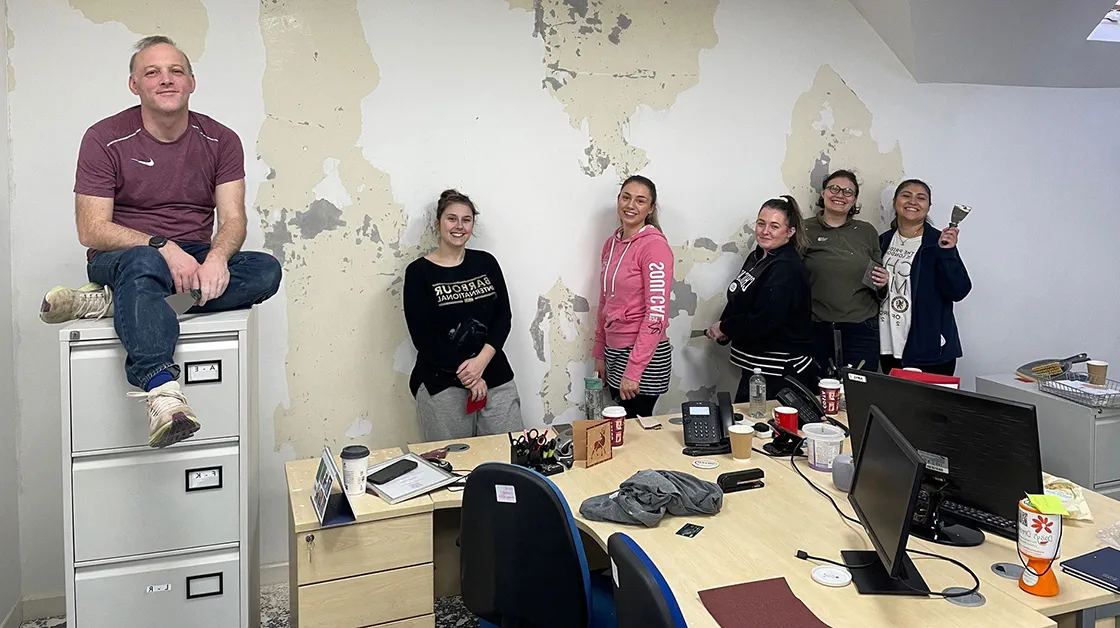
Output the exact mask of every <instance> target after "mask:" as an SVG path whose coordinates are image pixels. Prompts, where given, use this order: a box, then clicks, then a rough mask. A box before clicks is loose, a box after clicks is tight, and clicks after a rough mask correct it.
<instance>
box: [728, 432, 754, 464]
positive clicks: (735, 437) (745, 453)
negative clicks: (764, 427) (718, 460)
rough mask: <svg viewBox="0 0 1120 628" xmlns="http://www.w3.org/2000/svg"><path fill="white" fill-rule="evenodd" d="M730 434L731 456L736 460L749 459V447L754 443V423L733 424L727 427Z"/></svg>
mask: <svg viewBox="0 0 1120 628" xmlns="http://www.w3.org/2000/svg"><path fill="white" fill-rule="evenodd" d="M727 432H728V434H729V435H730V436H731V457H732V458H734V459H736V460H750V459H751V447H752V446H753V445H754V425H750V424H748V425H739V424H735V425H732V426H731V427H729V428H727Z"/></svg>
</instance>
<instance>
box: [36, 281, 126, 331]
mask: <svg viewBox="0 0 1120 628" xmlns="http://www.w3.org/2000/svg"><path fill="white" fill-rule="evenodd" d="M105 316H108V317H112V316H113V290H112V288H110V287H109V286H103V285H101V284H98V283H92V282H91V283H87V284H86V285H84V286H82V287H81V288H77V289H75V288H67V287H66V286H55V287H54V288H51V290H50V292H48V293H47V294H46V295H45V296H44V297H43V304H42V305H41V306H40V307H39V318H41V319H43V322H44V323H65V322H67V321H72V320H76V319H80V318H102V317H105Z"/></svg>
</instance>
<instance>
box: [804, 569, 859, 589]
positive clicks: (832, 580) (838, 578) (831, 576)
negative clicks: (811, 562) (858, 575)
mask: <svg viewBox="0 0 1120 628" xmlns="http://www.w3.org/2000/svg"><path fill="white" fill-rule="evenodd" d="M813 580H816V581H817V582H819V583H821V584H823V585H825V586H826V587H843V586H847V584H848V583H849V582H851V581H852V572H850V571H848V570H847V569H845V568H843V567H834V566H832V565H818V566H816V567H813Z"/></svg>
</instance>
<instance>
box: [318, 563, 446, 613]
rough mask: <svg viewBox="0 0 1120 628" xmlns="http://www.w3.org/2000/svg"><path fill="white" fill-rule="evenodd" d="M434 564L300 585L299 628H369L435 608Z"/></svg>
mask: <svg viewBox="0 0 1120 628" xmlns="http://www.w3.org/2000/svg"><path fill="white" fill-rule="evenodd" d="M434 607H435V601H434V599H433V597H432V565H431V564H430V563H429V564H426V565H417V566H414V567H405V568H403V569H394V570H392V571H381V572H378V573H372V574H367V575H364V576H355V577H353V578H345V579H342V580H332V581H330V582H322V583H319V584H311V585H307V586H303V587H300V588H299V628H365V627H366V626H377V625H379V624H385V623H388V622H392V621H397V620H401V619H411V618H414V617H419V616H422V615H430V614H432V612H433V611H434Z"/></svg>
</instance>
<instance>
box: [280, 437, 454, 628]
mask: <svg viewBox="0 0 1120 628" xmlns="http://www.w3.org/2000/svg"><path fill="white" fill-rule="evenodd" d="M401 453H402V451H401V450H400V449H383V450H380V451H374V452H371V454H370V464H371V465H372V464H375V463H377V462H381V461H384V460H388V459H390V458H393V457H395V456H399V455H401ZM336 464H338V465H339V468H341V461H338V460H336ZM318 466H319V459H318V458H312V459H307V460H296V461H293V462H289V463H287V464H285V465H284V472H285V475H286V476H287V482H288V499H289V503H288V536H289V538H288V569H289V585H290V586H289V589H290V598H291V602H290V603H291V622H290V623H291V628H364V627H367V626H368V627H371V628H372V627H376V628H434V626H435V615H434V610H435V609H434V606H435V603H434V598H433V596H432V595H431V591H432V575H433V568H432V500H431V499H429V498H428V497H427V496H424V497H419V498H416V499H410V500H408V501H406V502H401V503H399V504H396V505H389V504H388V503H386V502H385V501H384V500H382V499H381V498H380V497H377V496H376V495H371V494H368V493H367V494H365V495H359V496H357V497H352V498H351V503H352V505H353V506H354V514H355V516H356V519H357V522H356V523H354V524H353V525H344V526H337V527H331V528H322V527H321V526H320V525H319V520H318V518H317V517H316V516H315V511H314V510H313V509H312V506H311V488H312V486H313V485H314V481H315V471H316V469H318Z"/></svg>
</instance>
